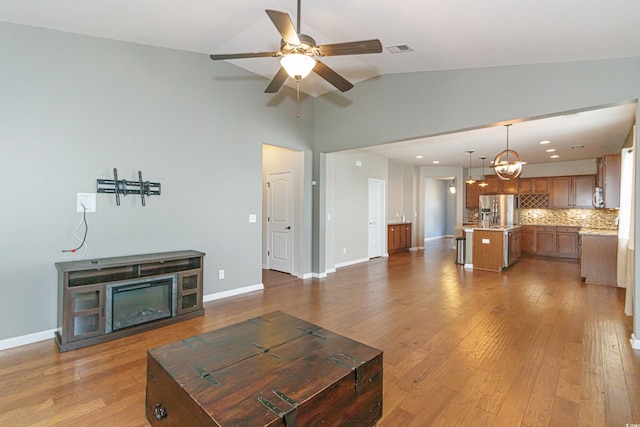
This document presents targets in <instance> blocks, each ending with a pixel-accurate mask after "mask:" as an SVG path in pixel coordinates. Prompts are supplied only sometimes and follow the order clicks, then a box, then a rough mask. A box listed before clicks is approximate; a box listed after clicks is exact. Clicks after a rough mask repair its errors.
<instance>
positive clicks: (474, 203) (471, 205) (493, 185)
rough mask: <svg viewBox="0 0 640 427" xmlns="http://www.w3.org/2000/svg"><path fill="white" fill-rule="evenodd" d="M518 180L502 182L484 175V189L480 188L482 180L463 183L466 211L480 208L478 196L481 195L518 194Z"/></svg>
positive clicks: (492, 176)
mask: <svg viewBox="0 0 640 427" xmlns="http://www.w3.org/2000/svg"><path fill="white" fill-rule="evenodd" d="M518 181H519V179H511V180H509V181H503V180H501V179H499V178H498V177H497V176H495V175H485V177H484V182H485V183H486V184H487V185H486V186H484V187H481V186H480V183H482V180H478V181H476V182H475V183H473V184H466V183H465V206H466V208H467V209H477V208H479V207H480V201H479V200H480V199H479V197H478V196H481V195H483V194H518Z"/></svg>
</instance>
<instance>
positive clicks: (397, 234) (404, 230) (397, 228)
mask: <svg viewBox="0 0 640 427" xmlns="http://www.w3.org/2000/svg"><path fill="white" fill-rule="evenodd" d="M387 246H388V251H387V252H389V254H395V253H398V252H403V251H407V250H409V249H410V248H411V223H401V224H389V225H388V226H387Z"/></svg>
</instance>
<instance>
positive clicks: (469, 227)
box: [462, 224, 521, 233]
mask: <svg viewBox="0 0 640 427" xmlns="http://www.w3.org/2000/svg"><path fill="white" fill-rule="evenodd" d="M520 227H521V226H520V225H504V226H500V225H496V226H493V227H482V226H481V225H480V224H473V225H464V226H462V229H463V230H464V231H466V232H467V233H472V232H473V231H474V230H485V231H510V230H515V229H516V228H520Z"/></svg>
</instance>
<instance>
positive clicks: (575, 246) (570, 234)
mask: <svg viewBox="0 0 640 427" xmlns="http://www.w3.org/2000/svg"><path fill="white" fill-rule="evenodd" d="M579 231H580V228H579V227H557V228H556V254H557V255H558V256H562V257H565V258H575V259H578V256H579V254H580V235H579V234H578V232H579Z"/></svg>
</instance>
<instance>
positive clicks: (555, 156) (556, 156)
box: [549, 154, 560, 159]
mask: <svg viewBox="0 0 640 427" xmlns="http://www.w3.org/2000/svg"><path fill="white" fill-rule="evenodd" d="M549 157H551V158H552V159H557V158H558V157H560V156H558V155H557V154H554V155H553V156H549Z"/></svg>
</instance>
